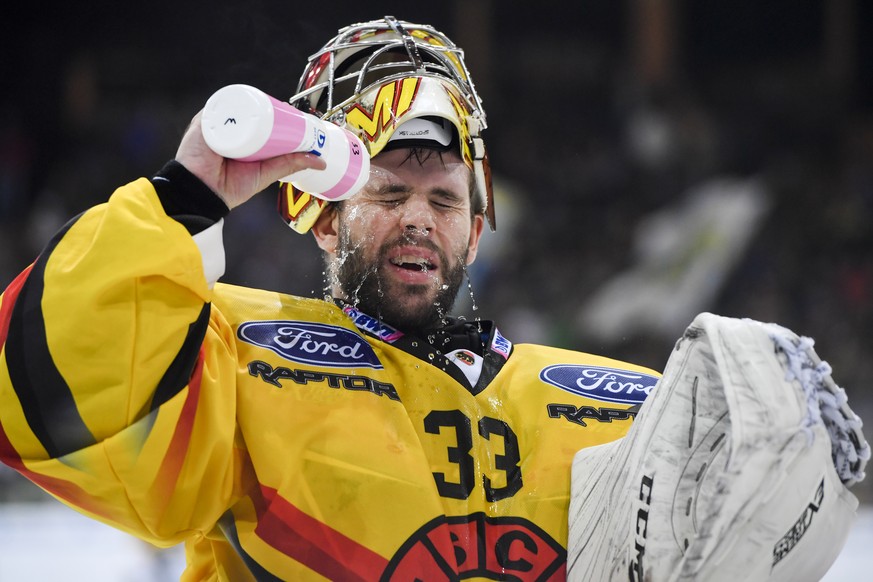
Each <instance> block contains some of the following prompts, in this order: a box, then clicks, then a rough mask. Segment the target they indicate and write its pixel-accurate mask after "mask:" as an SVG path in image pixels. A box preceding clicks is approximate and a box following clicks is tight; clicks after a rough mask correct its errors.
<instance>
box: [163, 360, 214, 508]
mask: <svg viewBox="0 0 873 582" xmlns="http://www.w3.org/2000/svg"><path fill="white" fill-rule="evenodd" d="M202 379H203V350H202V349H201V350H200V355H199V356H198V357H197V364H195V366H194V370H193V371H192V372H191V379H190V381H189V382H188V395H187V396H186V397H185V403H184V404H183V405H182V411H181V412H180V413H179V420H178V421H177V422H176V428H175V430H174V431H173V438H172V439H171V440H170V445H169V446H168V447H167V453H166V454H165V455H164V460H163V461H162V462H161V467H160V469H158V474H157V476H156V477H155V485H154V488H153V489H154V493H155V499H158V500H162V501H163V502H164V504H166V503H169V501H170V499H171V498H172V494H173V491H174V490H175V489H176V483H177V482H178V480H179V473H181V472H182V465H183V463H184V462H185V456H186V454H187V452H188V444H189V443H190V442H191V433H192V432H193V430H194V417H195V415H196V413H197V404H198V401H199V400H200V384H201V380H202ZM158 414H160V412H158Z"/></svg>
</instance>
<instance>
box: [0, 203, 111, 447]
mask: <svg viewBox="0 0 873 582" xmlns="http://www.w3.org/2000/svg"><path fill="white" fill-rule="evenodd" d="M80 217H81V215H79V216H77V217H76V218H74V219H73V220H71V221H70V222H68V223H67V224H66V225H65V226H64V227H63V228H62V229H61V230H60V231H59V232H58V233H57V234H56V235H55V236H54V238H52V240H51V241H49V244H48V245H47V246H46V248H45V249H44V250H43V252H42V253H41V254H40V256H39V258H38V259H37V260H36V263H34V266H33V270H31V272H30V276H29V277H28V278H27V281H25V283H24V285H23V286H22V288H21V293H20V294H19V296H18V301H16V303H15V306H14V307H13V308H12V316H11V318H10V320H9V335H8V336H7V339H6V365H7V368H8V370H9V378H10V380H11V381H12V387H13V389H14V390H15V394H16V395H17V396H18V400H19V402H20V403H21V407H22V409H23V411H24V416H25V418H26V419H27V423H28V425H29V426H30V429H31V430H32V431H33V434H34V435H35V436H36V437H37V438H38V439H39V441H40V443H41V444H42V446H43V447H44V448H45V450H46V451H47V452H48V454H49V456H51V457H52V458H57V457H61V456H63V455H65V454H67V453H70V452H72V451H76V450H79V449H82V448H85V447H88V446H90V445H93V444H94V443H95V442H96V441H95V439H94V435H92V434H91V431H90V430H88V427H87V426H86V425H85V422H84V421H83V420H82V417H81V415H80V414H79V409H78V408H77V407H76V401H75V399H74V398H73V393H72V392H71V391H70V387H69V386H68V385H67V382H66V380H64V378H63V377H62V376H61V373H60V372H59V371H58V369H57V367H56V366H55V363H54V361H53V360H52V356H51V352H49V348H48V341H47V339H46V330H45V319H44V317H43V312H42V295H43V287H44V285H45V280H44V277H45V266H46V263H47V262H48V258H49V256H51V253H52V251H53V250H54V248H55V247H56V246H57V244H58V242H59V241H60V240H61V239H62V238H63V237H64V235H65V234H66V233H67V231H68V230H70V228H71V227H72V226H73V224H75V222H76V221H77V220H78V219H79V218H80ZM83 333H87V332H85V331H83Z"/></svg>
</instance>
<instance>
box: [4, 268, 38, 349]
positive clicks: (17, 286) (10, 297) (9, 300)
mask: <svg viewBox="0 0 873 582" xmlns="http://www.w3.org/2000/svg"><path fill="white" fill-rule="evenodd" d="M32 269H33V265H31V266H29V267H27V268H26V269H25V270H23V271H22V272H21V274H19V275H18V276H17V277H16V278H15V279H14V280H13V281H12V283H10V284H9V286H8V287H7V288H6V291H5V292H4V293H3V304H2V305H0V346H2V345H3V344H5V343H6V335H7V334H8V333H9V320H10V319H12V307H13V306H14V305H15V300H16V299H18V294H19V293H20V292H21V288H22V287H24V282H25V281H26V280H27V276H28V275H30V271H31V270H32Z"/></svg>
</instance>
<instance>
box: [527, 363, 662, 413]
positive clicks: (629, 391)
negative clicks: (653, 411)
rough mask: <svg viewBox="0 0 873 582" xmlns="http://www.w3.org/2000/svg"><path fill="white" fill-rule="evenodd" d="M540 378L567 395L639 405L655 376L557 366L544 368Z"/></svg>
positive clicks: (595, 367) (594, 368) (618, 370)
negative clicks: (569, 393)
mask: <svg viewBox="0 0 873 582" xmlns="http://www.w3.org/2000/svg"><path fill="white" fill-rule="evenodd" d="M540 379H541V380H542V381H543V382H547V383H549V384H551V385H552V386H557V387H558V388H561V389H562V390H566V391H567V392H572V393H573V394H578V395H580V396H586V397H588V398H593V399H594V400H603V401H606V402H620V403H622V404H639V403H641V402H643V401H644V400H645V399H646V396H648V395H649V392H650V391H651V390H652V388H654V387H655V384H657V383H658V377H657V376H651V375H649V374H643V373H641V372H634V371H632V370H620V369H617V368H606V367H603V366H580V365H578V364H556V365H554V366H549V367H548V368H544V369H543V371H542V372H540Z"/></svg>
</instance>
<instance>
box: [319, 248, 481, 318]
mask: <svg viewBox="0 0 873 582" xmlns="http://www.w3.org/2000/svg"><path fill="white" fill-rule="evenodd" d="M410 242H412V243H413V244H417V245H419V246H423V247H426V248H428V249H429V250H431V251H433V252H434V253H436V254H437V256H438V257H439V261H440V262H439V264H440V265H441V267H442V273H443V275H444V277H443V280H442V282H441V283H437V281H436V280H435V281H434V283H433V284H431V285H412V284H406V283H402V282H400V281H396V280H388V279H387V278H386V277H385V276H384V274H383V272H382V269H383V268H384V265H386V264H387V255H388V252H389V251H390V250H391V249H392V248H393V247H395V246H398V245H408V244H410ZM355 246H357V248H355ZM337 257H338V266H337V268H336V270H335V275H336V280H337V282H338V283H339V286H340V289H341V290H342V292H343V294H344V295H345V300H346V301H349V302H350V303H352V304H353V305H355V307H357V308H358V309H360V310H361V311H363V312H364V313H367V314H369V315H371V316H373V317H377V318H378V319H379V320H380V321H383V322H385V323H387V324H389V325H391V326H393V327H396V328H398V329H401V330H403V331H413V330H421V329H427V328H432V327H436V326H437V325H439V324H440V323H441V322H442V321H443V320H444V319H445V317H446V316H447V315H448V313H449V311H450V310H451V308H452V306H453V305H454V303H455V297H457V295H458V290H459V289H460V288H461V283H462V282H463V280H464V274H465V266H466V259H467V249H464V251H463V254H462V256H460V257H458V261H457V262H456V263H455V264H454V265H450V264H449V261H448V260H447V257H446V255H445V253H443V252H442V251H441V250H440V249H439V248H437V247H436V245H434V244H433V243H431V242H430V241H427V240H421V239H415V240H410V239H409V238H406V237H401V238H399V239H397V240H395V241H391V242H387V243H384V244H383V245H382V246H381V247H380V248H379V252H378V253H377V254H376V259H375V260H374V261H372V262H368V261H367V260H366V259H365V258H364V257H363V256H362V253H361V246H360V245H354V244H353V243H352V242H351V241H349V240H348V236H347V235H346V236H340V241H339V245H338V248H337ZM434 277H436V276H435V275H434ZM435 286H438V288H437V289H436V295H434V296H433V299H430V300H429V299H428V296H429V294H430V293H432V291H433V289H434V287H435Z"/></svg>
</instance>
